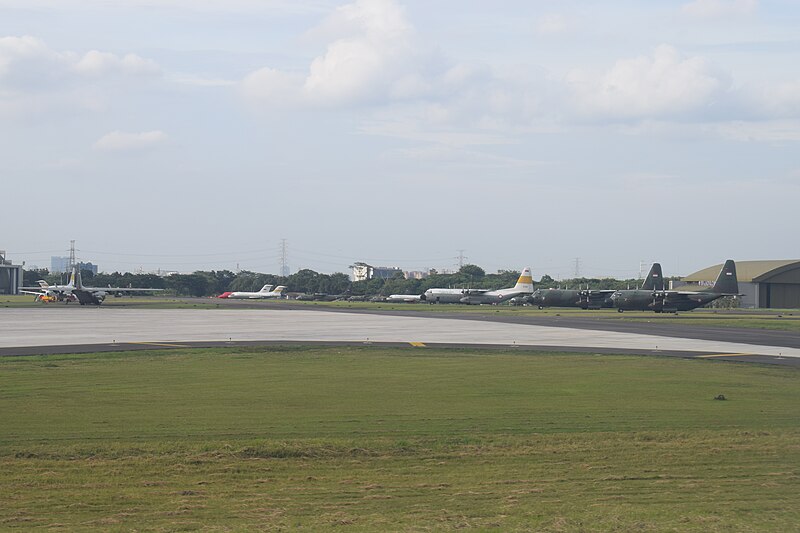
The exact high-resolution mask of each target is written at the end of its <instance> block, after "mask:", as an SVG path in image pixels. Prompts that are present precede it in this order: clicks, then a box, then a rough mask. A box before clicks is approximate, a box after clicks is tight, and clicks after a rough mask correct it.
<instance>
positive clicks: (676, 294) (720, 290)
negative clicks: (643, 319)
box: [611, 259, 739, 313]
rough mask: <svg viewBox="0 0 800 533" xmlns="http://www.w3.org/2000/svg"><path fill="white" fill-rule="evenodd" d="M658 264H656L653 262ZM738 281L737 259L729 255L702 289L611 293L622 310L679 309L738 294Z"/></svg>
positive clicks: (672, 311) (665, 311) (688, 309)
mask: <svg viewBox="0 0 800 533" xmlns="http://www.w3.org/2000/svg"><path fill="white" fill-rule="evenodd" d="M654 266H655V265H654ZM738 294H739V282H738V281H737V279H736V263H734V261H733V259H728V260H727V261H725V264H724V265H722V269H721V270H720V271H719V276H717V280H716V281H715V282H714V286H713V287H711V288H710V289H707V290H700V291H673V290H664V288H663V281H662V287H661V289H652V290H645V289H644V288H643V289H641V290H635V291H617V292H615V293H614V294H612V295H611V300H612V301H613V302H614V307H616V308H617V311H619V312H620V313H621V312H623V311H630V310H633V311H655V312H656V313H677V312H678V311H690V310H692V309H695V308H697V307H702V306H704V305H706V304H708V303H711V302H713V301H714V300H716V299H718V298H722V297H723V296H738Z"/></svg>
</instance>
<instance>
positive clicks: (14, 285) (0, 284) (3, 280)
mask: <svg viewBox="0 0 800 533" xmlns="http://www.w3.org/2000/svg"><path fill="white" fill-rule="evenodd" d="M20 287H22V265H12V264H11V261H9V260H7V259H6V252H5V250H0V294H19V289H20Z"/></svg>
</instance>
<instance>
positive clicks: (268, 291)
mask: <svg viewBox="0 0 800 533" xmlns="http://www.w3.org/2000/svg"><path fill="white" fill-rule="evenodd" d="M285 288H286V287H285V286H283V285H278V286H277V287H275V290H274V291H273V290H272V285H264V286H263V287H261V290H260V291H258V292H246V291H236V292H223V293H222V294H220V295H219V296H218V297H217V298H230V299H231V300H246V299H251V300H258V299H268V298H283V290H284V289H285Z"/></svg>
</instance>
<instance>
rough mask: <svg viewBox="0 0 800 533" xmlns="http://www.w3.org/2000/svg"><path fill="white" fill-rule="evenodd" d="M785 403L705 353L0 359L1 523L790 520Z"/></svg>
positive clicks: (793, 507) (789, 388)
mask: <svg viewBox="0 0 800 533" xmlns="http://www.w3.org/2000/svg"><path fill="white" fill-rule="evenodd" d="M718 394H724V395H725V396H726V397H727V398H728V400H727V401H716V400H714V397H715V396H717V395H718ZM798 412H800V373H799V372H798V371H796V370H793V369H790V368H773V367H763V366H756V365H747V364H731V363H724V362H720V361H709V360H703V361H700V360H687V359H667V358H652V357H633V356H593V355H574V354H573V355H566V354H541V353H537V354H532V353H525V352H517V351H509V352H491V353H485V352H481V351H477V350H476V351H455V350H438V349H436V350H435V349H430V348H421V349H420V348H417V349H412V348H408V349H386V348H378V347H358V348H344V347H336V348H302V347H291V348H289V347H287V348H280V347H278V348H258V349H245V348H238V349H224V350H223V349H208V350H171V351H153V352H132V353H114V354H101V355H80V356H39V357H24V358H3V359H0V502H2V503H1V504H0V529H15V528H17V529H19V530H30V529H47V530H55V531H58V530H64V531H67V530H68V531H74V530H81V529H100V530H104V531H108V530H111V531H113V530H120V531H121V530H125V531H128V530H155V531H176V530H201V529H202V530H216V531H240V530H253V529H259V530H279V529H304V530H309V531H317V530H331V529H333V530H336V531H376V530H392V531H427V530H433V531H438V530H455V529H468V530H470V529H471V530H496V531H514V530H517V531H529V530H539V531H597V530H601V531H602V530H605V531H630V530H636V531H790V530H796V528H797V524H798V523H800V506H798V504H797V502H796V500H797V498H796V494H797V492H798V489H800V417H798Z"/></svg>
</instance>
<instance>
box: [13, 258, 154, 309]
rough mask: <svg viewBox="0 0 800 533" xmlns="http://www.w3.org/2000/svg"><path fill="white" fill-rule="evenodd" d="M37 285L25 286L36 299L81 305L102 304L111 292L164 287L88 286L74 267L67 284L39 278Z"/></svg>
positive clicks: (27, 291)
mask: <svg viewBox="0 0 800 533" xmlns="http://www.w3.org/2000/svg"><path fill="white" fill-rule="evenodd" d="M37 283H39V287H38V290H37V288H36V287H23V288H22V289H23V290H22V291H21V292H23V293H24V294H33V295H36V301H41V302H50V301H54V300H55V301H59V302H64V303H69V302H74V301H76V300H77V301H78V302H79V303H80V304H81V305H86V304H92V305H100V304H101V303H103V300H105V299H106V296H108V295H109V294H115V295H118V294H123V293H133V292H155V291H162V290H164V289H150V288H133V287H86V286H84V285H83V282H82V280H81V273H80V271H79V270H78V269H77V267H76V268H73V269H72V274H70V277H69V283H67V284H66V285H48V283H47V282H46V281H44V280H39V281H38V282H37Z"/></svg>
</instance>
